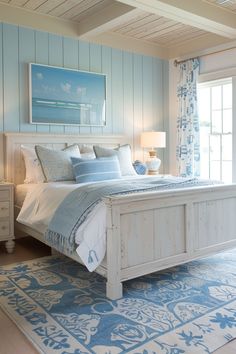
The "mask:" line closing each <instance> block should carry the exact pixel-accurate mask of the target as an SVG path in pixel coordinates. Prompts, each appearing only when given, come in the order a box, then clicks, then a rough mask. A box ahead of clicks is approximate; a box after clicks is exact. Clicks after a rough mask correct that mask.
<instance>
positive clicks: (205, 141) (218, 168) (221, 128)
mask: <svg viewBox="0 0 236 354" xmlns="http://www.w3.org/2000/svg"><path fill="white" fill-rule="evenodd" d="M198 101H199V119H200V154H201V164H200V168H201V172H200V173H201V177H202V178H210V179H217V180H222V181H224V182H226V183H230V182H232V79H224V80H215V81H211V82H206V83H203V84H199V85H198Z"/></svg>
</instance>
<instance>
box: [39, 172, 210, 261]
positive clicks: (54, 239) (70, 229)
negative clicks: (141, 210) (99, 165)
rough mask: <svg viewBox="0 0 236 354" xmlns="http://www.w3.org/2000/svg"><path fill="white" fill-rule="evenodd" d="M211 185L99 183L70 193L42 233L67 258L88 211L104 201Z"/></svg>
mask: <svg viewBox="0 0 236 354" xmlns="http://www.w3.org/2000/svg"><path fill="white" fill-rule="evenodd" d="M212 184H215V183H214V182H213V181H209V180H198V179H196V178H193V179H186V178H180V177H176V178H173V177H171V178H160V177H156V176H155V177H148V178H147V177H145V178H137V179H130V180H119V181H114V180H113V181H103V182H96V183H91V184H88V185H83V186H80V187H78V188H77V189H75V190H73V191H72V192H71V193H70V194H68V195H67V197H65V199H64V200H63V201H62V203H61V204H60V205H59V207H58V208H57V210H56V211H55V214H54V216H53V218H52V220H51V222H50V224H49V226H48V229H47V230H46V233H45V239H46V241H47V242H48V244H50V245H51V246H52V247H54V248H56V249H57V250H58V251H60V252H63V253H66V254H68V255H70V254H71V253H73V252H74V251H75V249H76V244H75V234H76V231H77V230H78V228H79V227H80V225H81V224H82V223H83V222H84V220H85V219H86V217H87V216H88V214H89V213H90V212H91V210H92V209H93V208H94V207H95V205H97V204H98V203H99V202H100V201H101V200H102V199H103V198H104V197H107V196H112V195H117V194H129V193H140V192H146V191H154V190H168V189H176V188H189V187H196V186H206V185H212Z"/></svg>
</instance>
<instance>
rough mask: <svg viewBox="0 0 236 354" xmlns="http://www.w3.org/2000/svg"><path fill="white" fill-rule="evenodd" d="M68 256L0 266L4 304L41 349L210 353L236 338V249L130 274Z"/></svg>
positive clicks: (67, 353)
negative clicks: (118, 295) (118, 287)
mask: <svg viewBox="0 0 236 354" xmlns="http://www.w3.org/2000/svg"><path fill="white" fill-rule="evenodd" d="M104 294H105V280H104V279H103V278H102V277H100V276H99V275H96V274H95V273H89V272H88V271H86V270H85V268H84V267H83V266H80V265H79V264H78V263H76V262H74V261H72V260H70V259H68V258H66V257H58V256H54V257H53V256H52V257H45V258H39V259H36V260H32V261H28V262H22V263H17V264H13V265H10V266H4V267H0V304H1V307H2V308H3V309H4V311H5V312H6V313H7V314H8V315H9V317H10V318H11V319H12V320H13V321H14V322H15V323H16V324H17V326H18V327H19V328H20V329H21V330H22V331H23V332H24V333H25V335H26V336H27V338H28V339H29V340H30V341H31V342H32V343H33V344H34V346H35V347H36V348H37V349H38V351H39V352H41V353H46V354H51V353H56V354H57V353H58V354H88V353H99V354H117V353H133V354H141V353H142V354H159V353H161V354H163V353H164V354H180V353H191V354H193V353H212V352H213V351H214V350H216V349H217V348H219V347H221V346H222V345H224V344H225V343H227V342H229V341H230V340H232V339H234V338H235V337H236V250H234V251H231V252H226V253H221V254H219V255H216V256H213V257H209V258H205V259H202V260H198V261H193V262H190V263H187V264H185V265H181V266H178V267H174V268H171V269H168V270H165V271H162V272H158V273H155V274H151V275H148V276H144V277H140V278H138V279H135V280H132V281H128V282H126V283H125V285H124V297H123V298H122V299H120V300H118V301H110V300H108V299H107V298H106V297H105V295H104Z"/></svg>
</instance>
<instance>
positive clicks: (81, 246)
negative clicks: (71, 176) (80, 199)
mask: <svg viewBox="0 0 236 354" xmlns="http://www.w3.org/2000/svg"><path fill="white" fill-rule="evenodd" d="M139 177H141V178H143V177H144V176H135V177H133V176H132V177H126V178H125V179H137V178H139ZM146 177H147V178H148V176H146ZM159 177H160V178H163V176H162V175H159ZM93 183H94V182H93ZM85 184H89V183H80V184H76V183H75V182H51V183H38V184H34V185H31V187H30V188H28V192H27V195H26V197H25V200H24V203H23V206H22V208H21V211H20V213H19V215H18V217H17V221H18V222H20V223H22V224H25V225H27V226H30V227H32V228H33V229H35V230H37V231H39V232H40V233H42V234H44V232H45V231H46V229H47V227H48V225H49V222H50V221H51V219H52V217H53V215H54V212H55V210H56V208H57V207H58V206H59V204H60V203H61V202H62V200H63V199H64V198H65V197H66V196H67V195H68V194H69V193H70V192H71V191H72V190H73V189H76V188H79V187H80V186H84V185H85ZM32 186H33V187H32ZM75 242H76V244H77V245H78V247H77V249H76V252H77V253H78V255H79V256H80V258H81V259H82V261H83V262H84V264H85V266H86V267H87V268H88V270H89V271H93V270H95V269H96V268H97V267H98V266H99V264H100V263H101V262H102V260H103V258H104V256H105V253H106V207H105V204H104V203H103V202H100V203H99V204H97V205H96V206H95V207H94V209H93V210H92V212H91V213H90V214H89V215H88V217H87V219H86V220H85V222H83V224H82V225H81V226H80V227H79V229H78V230H77V232H76V237H75ZM93 250H95V252H96V255H97V258H96V257H93V262H92V263H88V259H89V256H90V255H91V252H93Z"/></svg>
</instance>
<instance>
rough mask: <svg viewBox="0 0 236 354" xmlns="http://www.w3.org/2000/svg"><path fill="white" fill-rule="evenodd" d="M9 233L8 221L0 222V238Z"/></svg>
mask: <svg viewBox="0 0 236 354" xmlns="http://www.w3.org/2000/svg"><path fill="white" fill-rule="evenodd" d="M9 232H10V225H9V221H8V220H6V221H0V238H1V236H7V235H9Z"/></svg>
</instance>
